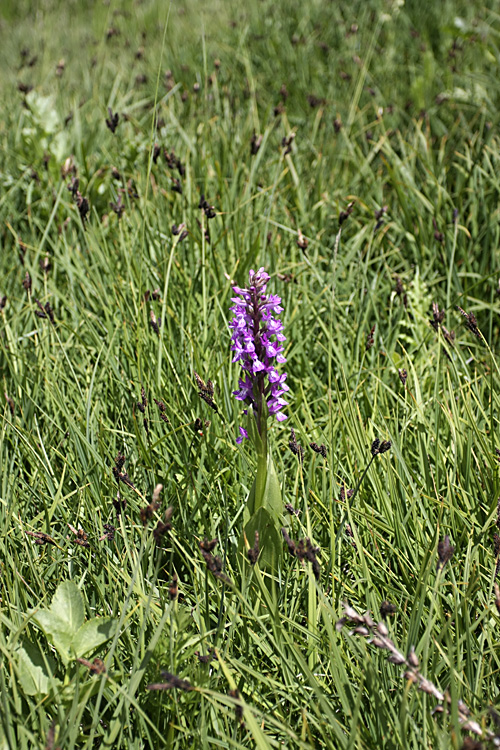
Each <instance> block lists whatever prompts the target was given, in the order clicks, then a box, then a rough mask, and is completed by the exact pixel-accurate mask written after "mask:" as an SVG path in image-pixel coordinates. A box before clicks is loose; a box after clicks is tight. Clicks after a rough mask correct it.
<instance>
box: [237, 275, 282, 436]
mask: <svg viewBox="0 0 500 750" xmlns="http://www.w3.org/2000/svg"><path fill="white" fill-rule="evenodd" d="M249 276H250V284H249V287H248V289H240V288H239V287H237V286H235V287H233V290H234V292H235V293H236V294H237V295H240V296H239V297H233V298H232V301H233V302H234V305H233V307H231V312H232V313H233V318H232V319H231V321H230V323H229V326H230V328H231V329H232V336H231V341H232V344H231V350H232V351H233V352H234V357H233V362H240V364H241V367H242V370H243V374H242V377H240V379H239V389H238V390H237V391H233V393H234V396H235V397H236V398H237V399H238V400H239V401H243V402H245V403H246V404H248V406H250V407H251V408H252V410H253V413H254V415H255V419H256V423H257V431H258V433H259V435H260V436H261V437H263V431H265V422H266V420H267V416H268V415H269V414H274V415H275V416H276V419H277V420H278V422H283V420H285V419H286V418H287V417H286V414H284V413H283V411H282V408H283V407H284V406H286V405H287V403H288V402H287V401H285V400H284V399H283V398H282V396H283V394H284V393H285V392H286V391H288V386H287V385H286V383H285V380H286V374H284V373H283V374H280V373H279V372H278V370H277V369H276V364H284V363H285V362H286V359H285V357H284V356H283V350H284V347H283V345H282V342H283V341H285V340H286V339H285V336H284V335H283V323H282V322H281V320H280V319H279V317H277V316H278V315H279V314H280V313H281V312H283V308H282V307H281V306H280V303H281V298H280V297H278V296H277V295H273V294H266V288H267V282H268V281H269V274H267V273H266V272H265V270H264V268H259V270H258V271H250V274H249ZM243 438H248V432H247V430H245V429H244V428H243V427H240V436H239V437H238V438H237V440H236V442H238V443H241V442H242V440H243Z"/></svg>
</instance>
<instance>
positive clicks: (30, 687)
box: [17, 640, 59, 695]
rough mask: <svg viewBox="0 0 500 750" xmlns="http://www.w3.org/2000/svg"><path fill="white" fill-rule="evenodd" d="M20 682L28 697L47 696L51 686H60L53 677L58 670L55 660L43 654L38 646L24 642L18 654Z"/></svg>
mask: <svg viewBox="0 0 500 750" xmlns="http://www.w3.org/2000/svg"><path fill="white" fill-rule="evenodd" d="M17 655H18V659H19V661H18V667H19V682H20V683H21V687H22V689H23V691H24V693H25V694H26V695H46V694H47V693H48V692H49V689H50V687H51V685H54V683H56V684H59V680H57V679H56V678H55V677H53V674H54V672H55V670H56V663H55V661H54V659H53V658H52V657H51V656H49V655H48V654H42V652H41V651H40V649H39V648H38V646H36V645H35V644H33V643H31V642H30V641H28V640H24V641H23V642H22V644H21V647H20V648H19V650H18V652H17Z"/></svg>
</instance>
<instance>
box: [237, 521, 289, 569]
mask: <svg viewBox="0 0 500 750" xmlns="http://www.w3.org/2000/svg"><path fill="white" fill-rule="evenodd" d="M256 531H258V532H259V547H260V555H259V566H260V567H261V568H262V569H264V570H271V571H276V570H277V567H278V560H279V558H280V556H281V552H282V547H283V545H282V542H281V538H280V534H279V530H278V528H277V523H276V521H275V520H274V519H273V518H272V517H271V515H270V513H269V511H268V510H266V508H263V507H261V508H259V509H258V510H257V511H256V512H255V513H254V514H253V516H252V517H251V519H250V520H249V521H248V523H247V524H246V526H245V536H246V538H247V540H248V542H249V544H250V546H253V543H254V539H255V532H256Z"/></svg>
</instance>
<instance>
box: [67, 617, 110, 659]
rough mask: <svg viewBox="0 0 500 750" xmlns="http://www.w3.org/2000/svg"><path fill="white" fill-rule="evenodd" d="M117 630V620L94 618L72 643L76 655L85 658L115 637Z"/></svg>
mask: <svg viewBox="0 0 500 750" xmlns="http://www.w3.org/2000/svg"><path fill="white" fill-rule="evenodd" d="M115 630H116V620H114V619H113V618H111V617H93V618H92V620H87V622H85V623H84V624H83V625H82V626H81V628H80V629H79V630H78V632H77V633H76V635H75V636H74V638H73V640H72V642H71V646H72V648H73V650H74V652H75V655H76V656H85V654H88V653H89V652H90V651H95V650H96V649H97V648H98V647H99V646H102V644H103V643H106V641H109V639H110V638H112V637H113V635H114V633H115Z"/></svg>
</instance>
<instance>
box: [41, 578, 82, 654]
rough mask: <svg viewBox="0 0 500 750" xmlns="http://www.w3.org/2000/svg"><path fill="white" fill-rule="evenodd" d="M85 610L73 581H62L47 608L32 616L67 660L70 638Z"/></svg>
mask: <svg viewBox="0 0 500 750" xmlns="http://www.w3.org/2000/svg"><path fill="white" fill-rule="evenodd" d="M84 618H85V612H84V607H83V598H82V594H81V592H80V589H79V588H78V586H77V585H76V583H74V581H63V583H61V584H60V585H59V586H58V587H57V590H56V593H55V594H54V598H53V599H52V602H51V605H50V608H49V609H40V610H39V611H38V612H36V613H35V614H34V616H33V621H34V622H36V624H37V625H39V626H40V627H41V628H42V630H43V632H44V633H45V635H46V636H47V638H48V639H49V641H51V642H52V643H53V645H54V647H55V648H56V649H57V651H58V652H59V654H60V656H61V658H62V659H63V660H64V661H65V662H67V661H68V660H69V659H70V657H71V655H72V653H71V645H72V640H73V638H74V637H75V635H76V633H77V632H78V630H79V628H80V627H81V626H82V625H83V621H84Z"/></svg>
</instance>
